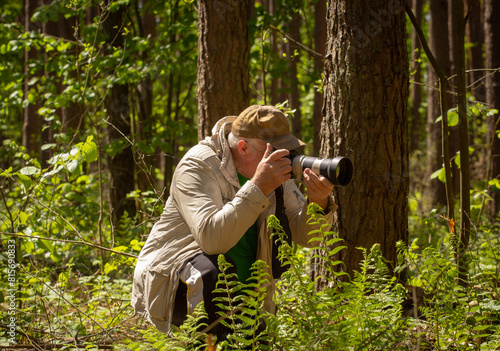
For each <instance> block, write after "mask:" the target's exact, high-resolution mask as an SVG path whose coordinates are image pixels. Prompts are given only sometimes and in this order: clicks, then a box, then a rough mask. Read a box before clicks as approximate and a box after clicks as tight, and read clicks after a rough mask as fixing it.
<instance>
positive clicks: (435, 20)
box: [423, 0, 451, 212]
mask: <svg viewBox="0 0 500 351" xmlns="http://www.w3.org/2000/svg"><path fill="white" fill-rule="evenodd" d="M429 10H430V17H431V18H430V23H429V33H430V34H429V39H430V40H429V44H430V48H431V51H432V52H433V53H434V56H435V57H436V60H437V62H438V64H439V66H440V67H441V69H442V70H443V72H444V73H445V75H446V76H447V77H449V76H450V66H451V62H450V49H449V42H448V22H447V21H446V20H443V19H447V18H448V6H447V1H446V0H433V1H431V2H430V8H429ZM437 81H438V76H437V74H436V72H435V71H434V69H432V68H431V67H430V68H429V83H430V84H431V85H432V89H430V90H429V93H428V95H427V106H428V107H427V127H426V130H427V157H426V159H427V163H426V177H425V179H426V181H425V182H424V184H425V185H426V186H425V187H424V195H423V197H424V202H423V204H424V206H423V210H424V211H426V212H427V211H429V210H430V209H431V207H433V206H435V205H442V206H444V205H446V203H447V200H446V188H445V185H444V183H443V182H441V181H440V180H438V179H437V178H435V179H430V175H431V174H432V173H434V172H435V171H436V170H438V169H440V168H441V167H442V166H443V158H442V154H443V153H442V138H441V126H440V124H438V123H436V119H437V118H438V117H439V116H440V115H441V111H440V107H439V92H438V91H437V85H436V83H437ZM448 106H450V104H448Z"/></svg>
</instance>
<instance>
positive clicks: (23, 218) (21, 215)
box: [19, 211, 28, 224]
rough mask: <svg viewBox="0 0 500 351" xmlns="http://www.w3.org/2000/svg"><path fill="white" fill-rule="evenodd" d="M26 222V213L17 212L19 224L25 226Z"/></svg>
mask: <svg viewBox="0 0 500 351" xmlns="http://www.w3.org/2000/svg"><path fill="white" fill-rule="evenodd" d="M27 220H28V215H27V214H26V212H23V211H21V212H19V221H20V222H21V224H26V221H27Z"/></svg>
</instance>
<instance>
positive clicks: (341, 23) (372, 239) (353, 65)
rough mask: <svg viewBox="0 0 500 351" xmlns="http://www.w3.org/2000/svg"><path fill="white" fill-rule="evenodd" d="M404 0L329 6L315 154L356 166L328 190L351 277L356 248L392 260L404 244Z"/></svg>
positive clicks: (368, 0) (345, 2)
mask: <svg viewBox="0 0 500 351" xmlns="http://www.w3.org/2000/svg"><path fill="white" fill-rule="evenodd" d="M403 1H406V0H401V1H391V2H389V3H387V2H386V1H383V0H363V1H361V0H359V1H351V0H342V1H340V0H339V1H332V2H330V5H329V9H328V17H327V25H328V30H327V32H328V43H327V51H326V52H327V56H326V60H325V71H324V73H325V78H324V81H325V105H324V115H325V120H324V123H323V125H322V131H321V141H322V143H321V152H320V155H321V156H322V157H333V156H336V155H345V156H348V157H349V158H351V160H352V161H353V164H354V176H353V179H352V182H351V183H350V184H349V185H348V186H346V187H344V188H341V187H336V188H335V189H334V195H335V199H336V202H337V203H338V205H339V208H338V210H337V211H336V213H335V221H334V226H333V230H334V231H335V232H336V233H337V234H338V235H339V236H340V237H341V238H343V239H344V240H345V244H346V245H347V246H348V248H347V250H343V251H341V253H340V259H341V260H342V261H343V262H344V263H345V266H346V270H347V272H348V273H349V274H352V272H353V271H354V270H357V269H358V268H359V264H360V261H361V260H362V258H363V256H362V252H361V251H360V250H359V249H357V248H358V247H364V248H368V249H370V248H371V247H372V246H373V245H374V244H379V245H380V247H381V250H382V252H383V255H384V257H385V258H386V259H388V260H389V261H390V262H393V263H394V262H396V242H397V241H400V240H401V241H403V242H407V240H408V218H407V215H408V206H407V200H408V184H409V174H408V116H407V104H408V77H409V73H408V58H407V51H406V42H405V12H404V7H403ZM316 268H317V267H316ZM390 268H392V267H390ZM313 269H314V267H313ZM318 273H319V274H318ZM321 273H324V272H314V273H313V276H316V277H317V276H319V275H320V274H321Z"/></svg>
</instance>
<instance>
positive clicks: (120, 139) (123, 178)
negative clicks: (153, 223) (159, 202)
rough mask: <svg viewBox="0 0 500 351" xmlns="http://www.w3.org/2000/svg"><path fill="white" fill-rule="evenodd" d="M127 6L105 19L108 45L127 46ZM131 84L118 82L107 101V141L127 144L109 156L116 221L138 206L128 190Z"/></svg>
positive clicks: (131, 171)
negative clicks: (124, 37) (125, 29)
mask: <svg viewBox="0 0 500 351" xmlns="http://www.w3.org/2000/svg"><path fill="white" fill-rule="evenodd" d="M125 20H126V19H125V10H124V8H123V7H121V8H120V9H118V10H117V11H116V12H110V13H109V15H108V16H107V18H106V21H104V23H103V31H104V33H105V34H106V36H107V40H108V45H109V46H114V47H123V44H124V39H123V35H122V33H121V28H122V26H123V22H124V21H125ZM129 98H130V97H129V88H128V85H126V84H120V83H115V84H114V85H113V87H112V88H111V89H109V90H108V93H107V95H106V99H105V101H104V103H105V106H106V111H107V117H108V122H109V124H108V125H107V126H106V139H107V140H106V142H107V143H108V144H111V145H113V144H116V143H122V145H123V147H122V148H121V150H120V151H118V152H117V153H116V154H115V155H110V156H108V158H107V160H108V170H109V201H110V207H111V214H112V217H111V218H112V221H113V223H114V224H115V225H116V224H117V223H118V220H119V219H120V217H121V216H123V214H124V213H125V212H127V213H128V215H129V216H131V217H134V216H135V212H136V208H135V202H134V200H133V199H127V194H129V193H130V192H131V191H133V190H134V188H135V187H134V184H135V181H134V165H135V162H134V156H133V153H132V147H131V145H130V144H129V143H128V141H127V140H126V139H125V137H127V138H129V139H130V135H131V125H130V105H129V104H130V102H129Z"/></svg>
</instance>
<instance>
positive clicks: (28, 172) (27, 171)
mask: <svg viewBox="0 0 500 351" xmlns="http://www.w3.org/2000/svg"><path fill="white" fill-rule="evenodd" d="M19 172H20V173H21V174H22V175H25V176H30V175H34V174H38V173H40V169H38V168H36V167H34V166H26V167H24V168H21V170H20V171H19Z"/></svg>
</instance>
